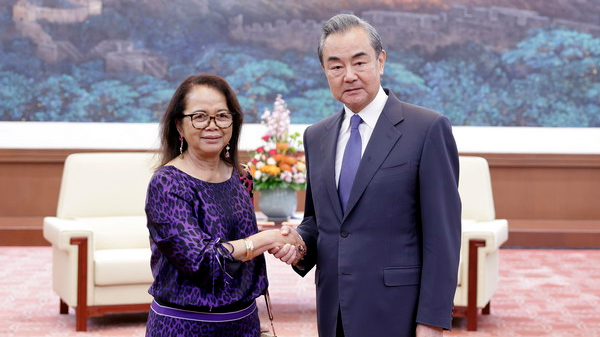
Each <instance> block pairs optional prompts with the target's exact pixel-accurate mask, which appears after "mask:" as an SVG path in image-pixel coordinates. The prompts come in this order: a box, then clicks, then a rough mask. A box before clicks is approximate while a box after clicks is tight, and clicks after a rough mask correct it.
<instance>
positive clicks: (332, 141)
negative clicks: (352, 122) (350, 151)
mask: <svg viewBox="0 0 600 337" xmlns="http://www.w3.org/2000/svg"><path fill="white" fill-rule="evenodd" d="M343 116H344V109H342V111H341V112H340V113H338V114H337V116H336V118H332V119H331V121H330V122H329V123H328V124H327V125H326V127H325V129H326V132H325V134H324V135H323V137H322V138H321V158H319V160H320V161H321V162H322V166H321V169H322V172H323V176H322V177H323V181H318V182H317V181H313V182H311V183H312V184H315V183H317V184H320V183H324V184H325V189H326V190H327V194H329V201H330V202H331V205H332V207H333V210H334V212H335V215H336V216H337V218H338V220H339V221H340V222H341V221H342V216H343V214H342V205H340V199H339V197H338V192H337V187H336V183H335V156H336V151H337V139H338V134H339V132H340V127H341V124H342V121H343Z"/></svg>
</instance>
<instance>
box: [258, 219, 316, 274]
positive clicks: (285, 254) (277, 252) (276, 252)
mask: <svg viewBox="0 0 600 337" xmlns="http://www.w3.org/2000/svg"><path fill="white" fill-rule="evenodd" d="M263 233H265V234H266V235H269V236H270V238H271V240H272V245H273V247H272V248H269V249H268V252H269V253H271V254H273V256H275V257H276V258H277V259H279V260H281V261H282V262H284V263H287V264H292V265H296V264H297V263H298V262H299V261H300V260H302V259H303V258H304V256H305V255H306V244H305V243H304V240H302V237H301V236H300V234H298V232H297V231H296V229H294V228H292V227H290V226H282V227H281V229H271V230H267V231H264V232H263Z"/></svg>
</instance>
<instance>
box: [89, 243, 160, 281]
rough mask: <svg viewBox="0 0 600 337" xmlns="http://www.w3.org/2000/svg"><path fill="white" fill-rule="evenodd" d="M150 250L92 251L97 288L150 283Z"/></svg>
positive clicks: (151, 279)
mask: <svg viewBox="0 0 600 337" xmlns="http://www.w3.org/2000/svg"><path fill="white" fill-rule="evenodd" d="M150 255H151V253H150V249H148V248H137V249H104V250H96V251H94V276H95V280H94V283H95V284H96V285H98V286H106V285H123V284H148V283H152V281H153V278H152V272H151V270H150V268H149V267H148V266H149V265H150Z"/></svg>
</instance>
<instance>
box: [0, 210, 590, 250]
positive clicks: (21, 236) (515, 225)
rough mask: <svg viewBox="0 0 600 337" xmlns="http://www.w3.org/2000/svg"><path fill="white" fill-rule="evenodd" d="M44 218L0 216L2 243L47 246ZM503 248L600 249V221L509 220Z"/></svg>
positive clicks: (0, 242) (0, 239)
mask: <svg viewBox="0 0 600 337" xmlns="http://www.w3.org/2000/svg"><path fill="white" fill-rule="evenodd" d="M42 226H43V217H0V246H48V245H49V243H48V242H47V241H46V240H45V239H44V237H43V233H42ZM508 227H509V235H508V241H507V242H506V243H505V244H504V245H503V247H524V248H600V220H524V219H509V221H508Z"/></svg>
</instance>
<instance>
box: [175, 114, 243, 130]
mask: <svg viewBox="0 0 600 337" xmlns="http://www.w3.org/2000/svg"><path fill="white" fill-rule="evenodd" d="M219 113H228V114H230V115H231V124H229V125H228V126H225V127H220V126H219V124H217V116H211V115H209V114H208V113H207V112H205V111H199V112H194V113H191V114H187V115H186V114H181V115H182V116H183V117H182V118H185V117H189V118H190V123H192V127H193V128H194V129H196V130H204V129H206V128H207V127H209V126H210V122H212V121H213V120H214V121H215V126H216V127H218V128H219V129H221V130H223V129H227V128H230V127H231V126H232V125H233V122H234V121H235V120H234V118H233V116H234V115H235V112H232V111H229V110H221V111H219V112H217V114H219ZM200 114H206V115H207V116H208V123H206V126H205V127H203V128H197V127H196V126H195V125H194V119H193V118H194V116H197V115H200Z"/></svg>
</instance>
